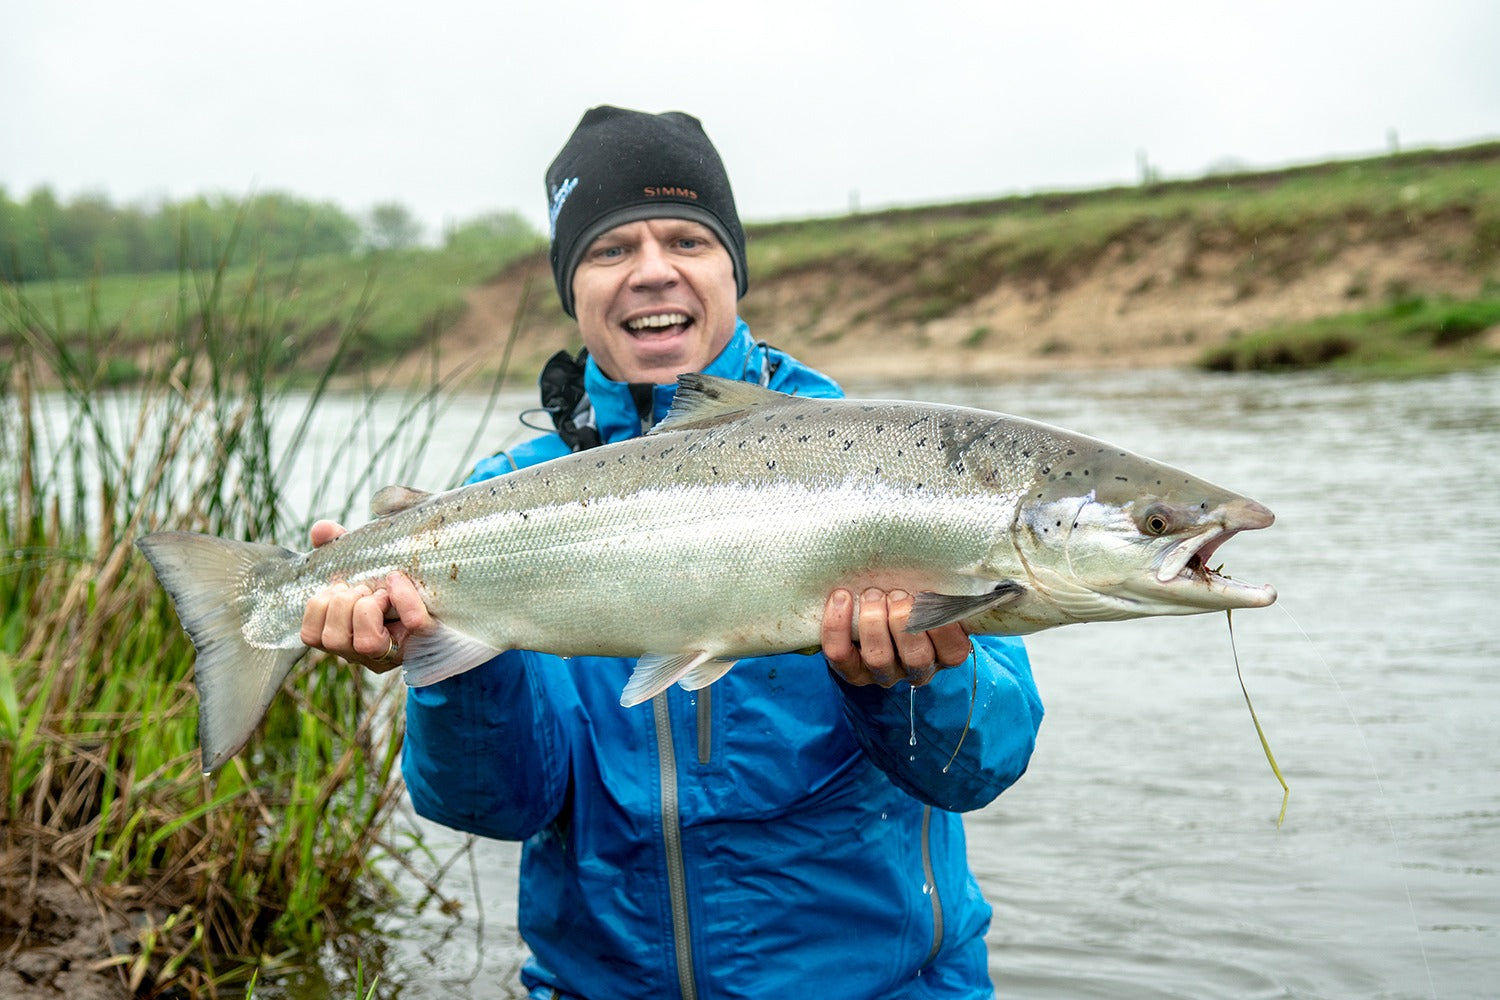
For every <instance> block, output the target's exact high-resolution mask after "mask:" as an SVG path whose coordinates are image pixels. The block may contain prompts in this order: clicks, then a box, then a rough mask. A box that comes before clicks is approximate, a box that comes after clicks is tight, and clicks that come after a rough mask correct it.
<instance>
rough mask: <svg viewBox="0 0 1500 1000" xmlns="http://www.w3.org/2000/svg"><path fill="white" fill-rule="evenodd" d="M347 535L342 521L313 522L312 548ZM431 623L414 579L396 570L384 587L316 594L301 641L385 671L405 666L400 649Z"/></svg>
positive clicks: (345, 587) (343, 587) (342, 586)
mask: <svg viewBox="0 0 1500 1000" xmlns="http://www.w3.org/2000/svg"><path fill="white" fill-rule="evenodd" d="M342 534H344V528H343V526H342V525H339V524H335V523H334V522H333V521H319V522H317V523H316V524H314V525H313V526H312V544H313V547H314V548H318V547H321V546H323V545H327V544H328V543H329V542H331V541H333V540H334V539H335V538H338V537H339V536H340V535H342ZM431 625H432V617H431V616H430V615H429V614H428V613H427V605H425V604H423V603H422V597H421V595H420V594H418V593H417V588H416V586H415V585H414V584H413V583H412V582H411V579H410V578H409V577H407V576H406V574H404V573H392V574H391V575H390V576H388V577H386V578H385V585H384V586H374V587H371V586H369V585H368V584H363V583H361V584H358V585H356V586H352V587H351V586H350V585H349V584H347V583H335V584H333V585H331V586H329V587H328V588H327V589H325V590H322V591H319V592H318V593H317V594H314V595H313V597H312V599H311V600H309V601H308V602H307V608H306V609H305V610H304V611H303V612H302V641H303V643H305V644H306V645H308V646H310V647H312V648H313V649H321V650H325V651H327V652H329V653H333V654H334V655H336V656H340V657H342V658H344V659H346V660H348V661H349V662H350V663H358V664H360V665H361V666H363V667H366V668H367V669H369V670H373V671H374V672H375V673H377V674H383V673H385V672H386V671H387V670H391V669H393V668H395V667H399V666H400V665H401V649H402V646H404V645H405V643H406V640H407V639H408V638H409V637H410V636H411V634H412V633H413V632H419V631H421V630H422V629H425V628H429V627H430V626H431Z"/></svg>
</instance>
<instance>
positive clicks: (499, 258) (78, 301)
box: [0, 229, 538, 384]
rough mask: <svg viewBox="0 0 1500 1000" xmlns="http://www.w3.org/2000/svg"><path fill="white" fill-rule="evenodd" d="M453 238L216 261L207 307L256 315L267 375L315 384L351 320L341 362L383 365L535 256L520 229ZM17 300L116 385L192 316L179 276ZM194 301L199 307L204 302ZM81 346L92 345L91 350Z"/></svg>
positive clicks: (38, 287)
mask: <svg viewBox="0 0 1500 1000" xmlns="http://www.w3.org/2000/svg"><path fill="white" fill-rule="evenodd" d="M455 236H456V238H453V239H450V240H449V242H448V244H447V245H445V246H443V247H441V248H437V249H424V248H409V249H405V250H391V251H384V252H377V253H371V254H360V255H350V254H344V253H339V254H323V255H321V256H318V257H312V258H308V259H306V260H300V261H296V260H294V261H288V262H282V263H279V264H278V263H257V264H239V265H230V264H228V263H227V261H225V260H223V259H221V260H220V261H219V262H218V264H217V265H216V270H215V271H214V273H215V274H216V276H217V278H216V280H217V281H218V283H219V284H218V287H217V288H216V289H214V291H213V295H212V298H213V299H225V300H228V301H233V302H238V303H240V304H241V305H248V306H250V307H251V308H252V309H253V310H254V314H253V315H249V314H247V315H245V316H243V317H241V318H242V319H244V320H246V321H248V322H253V323H254V324H255V325H256V326H257V328H258V329H260V330H261V331H262V332H263V334H264V335H266V336H268V337H271V336H273V335H279V337H275V338H274V339H276V341H277V343H279V344H280V346H279V347H277V348H275V349H274V350H272V353H271V355H270V356H269V357H268V358H267V359H266V362H267V365H268V368H269V370H271V371H274V372H278V373H282V372H288V371H297V372H299V373H301V374H302V375H304V376H309V375H312V376H315V375H316V374H317V373H318V372H319V371H320V369H321V368H322V367H323V366H324V365H326V364H327V362H328V360H329V358H330V356H331V352H332V350H333V348H334V346H335V344H336V341H337V338H336V336H334V335H335V334H336V333H337V332H338V330H339V329H340V324H341V321H342V319H343V318H344V317H347V316H349V315H350V314H351V313H356V312H357V314H358V316H357V320H358V328H357V331H356V332H357V335H356V336H354V337H352V338H351V339H350V340H349V342H348V343H345V344H343V345H342V348H343V349H344V350H346V351H348V352H350V353H351V358H350V359H349V360H351V361H356V360H357V361H363V362H365V363H366V364H376V363H379V362H384V361H389V360H391V359H393V358H395V357H399V356H401V355H403V354H405V353H406V352H407V351H410V350H412V349H414V348H417V347H420V346H421V344H422V343H423V342H424V341H425V340H426V339H427V338H429V337H431V336H432V335H434V334H436V333H438V332H440V331H441V330H442V329H444V328H445V327H446V326H447V325H448V324H449V323H451V322H452V321H453V320H455V319H456V318H457V317H458V316H460V315H461V314H462V311H463V308H464V292H465V290H466V289H468V288H470V287H472V286H473V285H476V284H479V283H480V282H482V281H484V280H485V279H486V278H488V277H490V276H491V275H493V274H494V273H495V272H496V271H497V270H499V269H500V268H501V267H503V266H504V265H505V264H506V263H507V262H508V261H511V260H514V259H515V258H517V257H520V256H523V255H524V254H527V253H530V252H532V251H534V250H535V249H536V248H537V246H538V237H537V236H536V235H535V234H534V233H532V232H531V231H530V230H526V229H520V230H511V231H508V232H501V233H499V234H494V233H491V234H489V235H488V237H486V233H485V232H484V231H483V230H479V231H476V230H474V229H460V230H457V231H455ZM195 280H196V279H191V280H188V281H187V285H188V286H191V285H193V284H194V281H195ZM24 289H25V293H26V297H27V299H28V301H29V302H30V303H31V304H32V313H33V314H34V315H36V316H41V317H44V318H45V320H46V322H47V324H48V326H49V328H50V329H51V330H52V331H53V332H55V333H56V334H57V336H56V338H55V339H56V341H57V342H58V343H61V344H67V345H70V346H71V347H72V349H73V350H75V351H81V352H84V353H89V352H90V351H92V350H96V349H97V351H98V352H101V353H103V354H105V355H107V362H106V363H107V364H109V365H112V366H113V367H111V368H110V369H109V371H108V373H107V374H108V377H109V380H110V381H112V382H114V383H116V384H118V383H121V382H128V381H133V380H134V379H136V378H137V377H139V376H140V375H141V373H142V372H143V371H145V370H146V369H148V368H150V367H152V366H153V364H154V362H153V361H152V355H153V354H154V353H155V352H156V351H157V350H159V348H160V345H161V343H162V340H163V334H171V335H173V336H175V329H174V328H175V327H176V325H177V323H178V322H179V319H180V317H181V315H182V312H183V310H184V308H185V307H186V308H188V309H192V308H193V306H192V305H191V302H190V301H189V300H188V299H185V297H184V290H185V282H184V275H183V274H182V273H180V272H177V271H167V272H160V273H155V274H147V275H110V276H106V277H102V278H97V279H89V280H57V281H44V282H31V283H29V284H27V285H26V286H24ZM14 291H15V293H16V294H19V292H20V289H19V288H17V289H15V290H14ZM195 294H201V295H202V296H203V297H204V299H205V301H206V300H207V299H208V298H209V297H208V296H207V293H206V290H202V289H199V290H197V292H195ZM69 317H84V318H85V319H84V322H82V323H80V322H78V320H76V319H74V320H73V321H71V322H70V320H69ZM193 322H197V323H201V322H202V319H201V317H194V319H193ZM16 337H17V327H15V326H14V325H7V328H6V329H4V330H0V345H4V344H5V343H7V342H14V340H15V338H16ZM91 338H93V339H95V340H98V341H100V342H99V343H97V344H93V345H91V344H90V340H91ZM105 341H107V350H106V349H105V348H106V345H105V343H104V342H105ZM231 349H233V348H231Z"/></svg>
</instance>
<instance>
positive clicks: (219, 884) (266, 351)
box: [0, 268, 436, 997]
mask: <svg viewBox="0 0 1500 1000" xmlns="http://www.w3.org/2000/svg"><path fill="white" fill-rule="evenodd" d="M181 280H182V285H181V287H180V288H179V289H178V291H177V300H178V302H179V304H180V308H179V310H178V311H177V312H176V313H175V314H173V315H171V316H170V317H169V318H168V322H170V324H171V329H172V333H171V335H170V337H168V338H167V339H166V340H165V341H164V342H163V343H162V344H161V345H160V349H159V350H158V352H157V353H156V354H155V355H154V356H153V363H152V364H151V365H150V366H149V367H146V368H143V369H142V370H141V371H140V372H139V373H138V380H137V384H136V385H135V386H134V387H133V388H132V390H131V391H130V392H129V393H128V394H122V393H118V392H109V391H106V390H107V386H106V380H107V379H108V378H109V371H108V366H106V365H103V364H101V363H100V357H101V355H100V353H99V350H98V349H99V347H100V345H101V344H102V343H103V342H104V341H105V340H107V338H108V331H106V330H102V329H100V328H99V327H98V326H97V325H96V324H97V320H92V321H86V322H85V323H84V324H83V325H84V329H85V334H84V335H83V336H82V337H79V336H77V335H72V336H65V335H64V334H63V332H62V331H63V330H67V329H72V328H71V327H69V326H67V325H66V324H65V321H66V319H67V317H66V315H65V314H64V313H63V312H62V311H61V310H58V311H57V312H56V313H51V312H49V311H48V310H44V309H40V308H37V304H36V303H35V302H33V301H32V300H31V299H30V298H29V297H28V296H27V295H25V294H24V293H23V291H22V290H19V289H15V288H6V289H4V292H5V294H4V296H3V297H0V318H3V320H4V322H5V324H6V326H7V327H8V328H10V329H13V330H19V331H22V332H23V335H22V336H20V337H19V338H18V339H17V353H16V354H15V355H14V357H13V359H11V358H9V357H8V358H7V360H6V361H5V363H4V368H3V369H0V421H3V422H0V550H3V551H4V552H5V560H4V568H3V569H0V802H3V811H0V858H4V859H6V861H5V864H3V865H0V932H3V933H0V942H3V943H4V945H5V946H6V947H7V948H21V949H24V948H26V947H36V946H38V945H41V944H46V943H48V942H47V941H46V939H45V934H46V933H47V932H46V931H45V930H44V929H43V928H42V926H41V924H40V921H42V920H44V919H46V917H45V913H46V911H45V909H44V908H39V907H38V906H37V905H35V902H34V898H33V896H32V894H34V893H35V892H36V891H37V887H38V885H39V884H43V883H46V882H48V881H49V880H50V881H53V882H58V881H62V880H65V881H66V882H69V883H72V884H73V885H75V886H78V887H80V888H85V889H87V891H89V892H90V893H91V894H92V895H93V898H94V900H95V904H96V906H97V912H98V915H99V926H98V928H97V930H94V931H90V932H89V933H86V934H82V935H80V940H86V941H88V942H89V944H87V945H85V947H88V948H94V947H98V946H99V944H101V943H103V944H104V945H106V946H107V947H109V948H110V949H111V950H112V952H113V954H112V955H110V954H106V955H89V956H87V957H88V959H89V961H90V962H91V963H92V962H93V961H94V960H95V959H101V960H102V961H101V963H100V967H101V968H102V969H103V971H104V973H105V974H110V975H115V976H118V978H119V981H120V983H121V985H122V986H124V987H125V988H127V989H128V990H130V991H131V993H132V995H139V996H163V995H169V996H179V997H197V996H210V995H214V996H217V995H221V994H222V993H223V992H225V991H226V990H227V991H229V992H236V991H239V990H242V989H243V988H244V984H245V983H246V982H247V981H248V979H249V977H250V976H251V975H252V973H255V972H256V970H257V969H258V970H259V973H258V975H259V978H260V980H261V982H262V984H265V983H267V982H268V981H270V980H271V979H274V978H277V977H279V976H280V975H282V974H284V973H286V972H287V970H288V969H289V968H291V967H294V966H296V965H297V964H299V963H303V964H305V963H307V962H310V961H313V960H314V959H315V957H316V956H317V954H318V951H319V949H320V947H323V946H325V944H327V943H332V942H335V940H336V939H337V941H342V942H343V945H342V946H343V947H347V946H348V936H347V934H346V933H345V932H347V929H348V928H349V927H351V926H353V925H354V924H355V923H356V922H357V920H358V917H359V914H360V913H361V912H365V911H368V910H369V908H370V907H372V906H376V905H378V904H379V903H380V902H381V901H382V900H383V899H384V898H385V897H386V896H387V894H388V893H387V888H386V885H385V882H384V880H383V879H382V877H381V876H380V874H379V871H378V869H377V868H376V867H375V866H376V865H377V863H378V862H380V861H381V859H382V858H384V859H391V860H394V861H396V862H397V863H405V860H404V858H405V855H407V854H409V853H410V852H411V851H412V850H413V848H414V847H415V848H416V849H418V850H420V845H419V844H417V845H410V844H404V845H402V846H401V847H400V848H399V849H398V847H397V846H396V845H393V844H391V843H390V842H389V841H388V839H387V838H388V837H390V836H391V833H390V831H389V830H388V829H387V823H386V821H387V819H388V817H389V815H390V813H391V810H392V809H393V807H394V805H395V803H396V801H397V799H398V795H399V777H398V774H397V770H396V761H397V759H398V755H399V747H400V744H401V737H402V732H403V721H402V716H401V713H400V710H399V708H400V702H399V697H393V693H394V692H395V691H397V690H399V687H400V685H399V681H392V682H390V683H386V684H383V685H375V684H365V683H359V681H360V679H361V678H359V677H356V676H352V675H351V673H350V670H349V668H348V667H347V666H344V665H342V664H340V663H339V662H338V661H336V660H333V659H332V658H321V657H314V658H310V661H309V662H304V664H303V665H301V666H300V667H299V668H298V669H297V670H296V671H295V672H294V677H293V679H292V681H291V682H290V683H289V684H288V685H287V688H288V691H289V692H290V694H291V696H290V697H288V696H286V695H283V696H282V697H280V698H278V699H277V700H276V702H275V703H274V704H273V705H272V708H271V712H270V715H269V716H268V720H267V722H266V724H265V726H264V727H263V729H262V732H261V733H260V734H259V735H258V736H257V737H256V739H255V740H254V742H253V744H252V746H251V747H250V748H248V749H247V750H246V751H244V752H242V753H241V754H240V755H239V756H237V757H236V758H235V759H234V760H233V761H232V762H231V763H230V764H228V765H226V766H225V767H224V768H223V769H221V770H220V771H219V772H218V773H217V774H215V775H214V776H212V777H204V776H203V775H202V774H201V773H200V771H201V767H200V764H199V759H198V749H197V738H196V725H195V723H196V715H197V707H196V706H197V698H196V695H195V693H194V691H193V687H192V650H191V647H190V645H189V643H188V641H187V639H186V637H185V636H184V635H183V634H182V632H181V630H180V629H179V628H178V626H177V623H176V619H175V617H174V615H173V613H172V610H171V608H170V605H169V603H168V601H167V599H166V597H165V595H164V594H163V592H162V590H161V588H160V587H159V586H158V585H157V584H156V582H155V580H154V578H153V577H152V575H151V573H150V570H149V567H148V566H147V565H146V563H145V561H144V559H142V558H140V557H139V556H138V554H137V552H136V551H135V548H134V544H133V542H134V539H135V538H136V537H137V536H138V535H140V534H142V533H144V532H146V531H150V530H159V529H169V528H170V529H184V530H193V531H204V532H209V533H212V534H216V535H220V536H224V537H232V538H243V539H255V540H261V541H272V540H277V541H280V542H282V543H284V544H292V545H299V546H300V545H305V539H306V537H307V535H306V531H307V525H306V524H305V523H301V522H294V521H291V520H290V519H289V515H288V513H287V506H286V504H285V503H284V501H283V496H282V492H283V485H282V484H283V480H284V478H285V477H287V476H289V475H297V474H298V473H299V471H300V470H301V469H302V468H304V467H305V464H306V462H307V458H306V457H305V456H303V455H302V448H303V442H304V440H305V434H306V430H307V428H308V426H309V425H310V423H311V422H312V421H313V420H314V419H315V418H316V416H317V413H318V409H319V406H320V405H323V402H322V401H323V400H324V391H325V389H326V387H327V385H328V384H329V381H330V380H331V379H332V378H333V377H334V376H335V375H336V374H337V373H338V372H339V371H340V370H342V367H341V366H346V365H347V364H348V359H349V358H350V354H351V352H350V348H351V344H352V343H353V342H354V341H355V339H356V336H357V330H358V320H359V317H360V316H361V315H363V311H364V307H363V306H360V305H358V304H357V305H356V306H355V308H354V309H353V310H352V311H351V315H350V317H349V318H346V320H345V321H344V322H343V323H341V324H340V325H338V326H337V327H336V328H332V329H328V330H316V331H314V330H303V331H301V332H300V333H292V334H287V333H284V332H283V331H282V330H281V329H280V328H279V327H277V326H276V325H274V324H269V323H266V322H263V317H265V316H269V315H281V309H282V303H280V302H279V301H273V300H271V299H270V298H269V297H268V296H267V295H266V293H265V290H264V284H256V285H252V286H251V288H250V290H248V291H246V292H244V293H242V294H241V295H240V296H239V297H236V296H233V295H230V294H229V288H230V285H231V282H232V281H233V276H232V273H231V272H230V271H229V270H228V269H226V268H220V269H219V270H218V271H215V272H212V273H209V274H188V273H185V274H184V275H183V276H182V279H181ZM100 312H101V310H100V309H99V308H98V307H91V309H90V311H89V313H88V315H89V316H91V317H97V316H98V315H100ZM54 318H55V322H54ZM314 336H315V337H317V338H318V339H320V340H322V341H326V342H327V345H326V354H327V357H328V360H327V361H326V362H325V364H324V367H323V369H322V370H321V371H320V372H319V373H318V376H317V379H316V381H315V383H314V385H313V387H312V389H311V390H310V391H309V390H308V389H307V388H306V383H305V380H303V381H301V382H299V383H298V387H297V388H296V389H295V392H296V395H291V393H292V392H293V391H294V389H293V383H292V381H291V380H290V378H289V377H288V376H287V375H283V374H280V371H281V368H280V361H281V359H282V358H283V357H284V356H286V355H287V354H288V353H290V354H292V355H293V356H298V357H302V356H305V355H306V353H307V351H308V349H309V347H310V345H309V344H308V342H307V340H308V338H311V337H314ZM43 367H45V368H46V369H47V370H48V372H49V373H50V377H51V378H52V379H55V380H56V381H58V382H60V391H53V392H49V393H47V394H46V395H45V396H42V395H41V394H39V393H38V392H37V391H36V384H37V378H38V369H39V368H43ZM435 391H436V389H435V387H430V388H429V390H428V391H427V392H426V393H418V394H417V395H415V396H407V397H405V399H404V400H402V399H397V400H394V401H393V400H392V399H391V398H389V394H388V393H386V392H384V391H383V390H382V389H381V387H378V386H377V387H372V389H371V391H370V393H369V394H368V396H367V398H366V401H365V404H364V405H365V407H366V412H370V411H371V410H372V409H373V408H374V407H376V406H377V405H378V406H380V407H382V409H385V410H389V409H391V408H392V407H393V406H394V407H397V408H399V411H400V412H401V413H402V414H403V419H402V420H400V422H399V425H398V426H400V427H402V430H401V431H399V432H397V434H400V435H403V436H402V437H400V438H397V437H396V435H393V437H392V439H391V440H387V441H386V442H384V443H383V444H382V445H381V446H380V447H378V448H375V449H374V451H375V453H376V454H379V455H382V456H385V457H386V458H387V459H389V458H390V457H391V456H392V455H396V456H399V455H401V454H405V455H407V456H408V458H412V457H414V456H415V454H416V453H417V451H418V449H420V448H421V446H422V443H423V440H422V434H423V431H422V429H421V428H422V422H421V420H419V419H416V417H417V415H418V412H419V410H420V409H421V408H423V407H425V406H426V405H427V404H428V401H429V397H430V396H431V394H432V393H433V392H435ZM278 414H279V415H280V416H278ZM287 414H291V415H292V419H291V420H290V421H289V422H290V424H291V427H290V433H279V432H278V427H279V428H280V430H283V431H284V430H287V428H286V427H285V426H284V425H281V424H278V421H286V420H287V417H286V415H287ZM355 423H356V424H359V425H362V424H363V423H364V422H363V421H356V422H355ZM364 433H365V431H364V430H363V429H362V428H361V427H360V426H354V427H351V428H350V429H349V430H348V435H349V438H350V440H349V444H350V445H351V446H353V445H354V444H355V443H358V444H359V445H360V446H361V447H366V446H368V444H369V442H366V441H364V439H363V438H362V437H359V435H362V434H364ZM277 442H282V443H279V444H278V443H277ZM403 449H404V451H403ZM373 462H374V460H373V459H372V464H371V466H369V467H367V468H366V470H365V474H364V480H365V482H363V483H357V484H355V488H356V492H360V493H367V492H368V489H367V488H366V487H368V482H369V481H370V480H371V479H373V478H374V477H375V476H376V475H379V476H381V477H384V476H386V475H388V474H390V472H392V471H395V474H396V476H397V477H398V478H399V476H400V475H401V474H402V473H401V472H400V470H390V469H387V468H384V467H382V468H381V469H379V470H377V469H375V468H374V464H373ZM382 481H384V479H382ZM393 481H394V480H393ZM325 503H326V501H319V505H320V506H323V505H325ZM325 509H326V506H325ZM346 514H347V512H346ZM121 914H123V915H125V916H126V917H128V920H127V919H124V918H121V919H120V921H119V922H118V923H111V922H110V921H111V919H113V917H115V916H118V915H121ZM122 927H123V928H128V930H123V931H122V930H121V928H122ZM379 946H380V943H379V941H378V940H366V941H363V942H362V943H361V944H360V949H361V951H362V953H356V955H355V956H354V957H355V958H362V959H363V960H365V961H367V962H370V963H372V964H376V965H377V966H378V960H379V957H380V956H379ZM352 962H353V959H351V964H352Z"/></svg>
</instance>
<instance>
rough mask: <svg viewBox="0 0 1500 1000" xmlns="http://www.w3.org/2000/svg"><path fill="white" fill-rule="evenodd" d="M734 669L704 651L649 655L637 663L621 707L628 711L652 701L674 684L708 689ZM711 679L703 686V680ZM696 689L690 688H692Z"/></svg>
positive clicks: (695, 688) (729, 664)
mask: <svg viewBox="0 0 1500 1000" xmlns="http://www.w3.org/2000/svg"><path fill="white" fill-rule="evenodd" d="M732 666H734V661H733V660H729V661H725V660H716V659H714V657H713V654H712V653H710V652H708V651H707V650H703V649H690V650H688V651H687V652H685V653H647V654H646V655H645V656H642V657H641V658H640V660H638V661H637V662H636V665H635V671H634V672H633V673H632V674H631V675H630V680H628V681H626V682H625V690H623V691H621V692H620V704H621V705H624V706H625V707H626V708H629V707H631V706H632V705H639V704H640V703H641V702H643V701H650V700H651V699H652V698H655V697H656V696H657V695H659V694H661V693H662V692H663V691H665V690H666V689H667V688H669V687H671V686H672V685H673V684H675V683H677V682H679V681H681V682H682V685H683V687H686V688H687V689H688V690H689V691H696V690H697V689H698V688H700V687H707V686H708V685H710V684H712V683H713V682H714V681H716V680H718V679H719V678H720V677H722V676H724V672H725V671H726V670H728V669H729V668H730V667H732ZM705 677H706V678H707V679H706V680H702V681H701V683H700V682H699V681H700V679H701V678H705ZM690 683H691V684H692V685H693V686H691V687H689V686H688V685H689V684H690Z"/></svg>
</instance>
